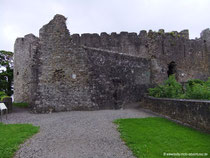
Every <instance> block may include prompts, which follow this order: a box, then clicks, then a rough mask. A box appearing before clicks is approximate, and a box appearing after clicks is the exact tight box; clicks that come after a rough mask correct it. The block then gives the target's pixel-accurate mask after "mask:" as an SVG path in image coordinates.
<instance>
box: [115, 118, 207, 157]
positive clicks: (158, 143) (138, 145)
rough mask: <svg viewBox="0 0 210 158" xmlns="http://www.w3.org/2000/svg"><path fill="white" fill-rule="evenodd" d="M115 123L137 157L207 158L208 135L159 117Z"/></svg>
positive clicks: (124, 120)
mask: <svg viewBox="0 0 210 158" xmlns="http://www.w3.org/2000/svg"><path fill="white" fill-rule="evenodd" d="M114 122H115V123H116V124H118V130H119V132H120V134H121V138H122V139H123V140H124V141H125V143H126V145H127V146H128V147H129V148H130V149H131V150H132V151H133V154H134V155H135V156H136V157H138V158H139V157H141V158H160V157H174V158H175V157H188V158H191V157H195V158H200V157H205V158H207V157H210V134H206V133H201V132H199V131H196V130H194V129H191V128H188V127H184V126H181V125H178V124H176V123H174V122H171V121H169V120H167V119H164V118H159V117H150V118H134V119H119V120H116V121H114ZM164 153H165V154H166V153H167V154H170V153H180V154H181V153H184V154H185V153H187V154H190V153H193V154H196V153H204V155H206V156H164ZM207 154H208V155H207Z"/></svg>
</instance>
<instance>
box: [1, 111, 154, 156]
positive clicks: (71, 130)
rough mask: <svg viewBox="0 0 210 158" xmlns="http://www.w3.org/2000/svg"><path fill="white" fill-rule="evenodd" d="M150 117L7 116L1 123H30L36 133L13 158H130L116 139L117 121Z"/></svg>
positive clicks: (137, 113) (119, 114) (75, 113)
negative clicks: (34, 126)
mask: <svg viewBox="0 0 210 158" xmlns="http://www.w3.org/2000/svg"><path fill="white" fill-rule="evenodd" d="M149 116H154V115H152V114H149V113H146V112H144V111H141V110H135V109H126V110H100V111H72V112H60V113H52V114H31V113H29V112H27V111H19V112H14V113H13V114H10V115H9V117H8V120H7V121H4V122H5V123H32V124H33V125H37V126H40V132H39V133H38V134H36V135H35V136H33V137H32V138H31V139H29V140H27V141H26V142H25V143H24V144H22V145H21V148H20V150H19V151H18V152H17V153H16V154H15V158H134V156H132V152H131V151H130V150H129V149H128V148H127V146H126V145H125V144H124V142H123V141H122V140H121V139H120V134H119V132H117V130H116V125H115V124H113V123H112V121H113V120H115V119H118V118H138V117H149Z"/></svg>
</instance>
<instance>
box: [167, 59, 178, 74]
mask: <svg viewBox="0 0 210 158" xmlns="http://www.w3.org/2000/svg"><path fill="white" fill-rule="evenodd" d="M167 73H168V77H169V76H170V75H174V74H176V63H175V62H174V61H172V62H170V63H169V64H168V71H167Z"/></svg>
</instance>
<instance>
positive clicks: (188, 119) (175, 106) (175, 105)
mask: <svg viewBox="0 0 210 158" xmlns="http://www.w3.org/2000/svg"><path fill="white" fill-rule="evenodd" d="M141 107H142V108H146V109H150V110H151V111H153V112H156V113H158V114H161V115H164V116H167V117H169V118H171V119H174V120H177V121H180V122H181V123H183V124H188V125H190V126H192V127H194V128H197V129H201V130H204V131H206V132H208V133H210V101H206V100H203V101H201V100H188V99H168V98H154V97H150V96H145V97H144V101H143V103H142V104H141Z"/></svg>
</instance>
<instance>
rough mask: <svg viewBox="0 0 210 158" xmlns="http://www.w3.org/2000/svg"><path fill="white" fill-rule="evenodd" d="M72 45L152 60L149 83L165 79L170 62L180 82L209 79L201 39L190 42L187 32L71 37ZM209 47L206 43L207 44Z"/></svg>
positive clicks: (122, 33)
mask: <svg viewBox="0 0 210 158" xmlns="http://www.w3.org/2000/svg"><path fill="white" fill-rule="evenodd" d="M207 37H209V36H207ZM71 38H72V43H74V44H75V45H77V46H80V45H82V46H86V47H92V48H100V49H103V50H109V51H112V52H113V53H122V54H128V55H131V56H136V57H141V58H146V59H152V64H151V71H152V73H151V75H152V81H151V82H152V83H154V84H156V83H161V82H162V81H164V80H165V79H167V78H168V74H167V71H168V64H170V63H171V62H172V61H174V62H175V63H176V65H177V74H176V77H177V79H178V81H180V82H186V81H187V80H189V79H192V78H198V79H204V80H205V79H207V77H208V76H209V75H210V73H209V71H208V70H209V66H208V58H207V56H208V52H207V50H206V47H205V43H204V42H203V40H202V39H196V40H190V39H189V33H188V30H183V31H181V32H179V33H178V32H170V33H164V30H160V31H159V32H152V31H149V32H148V33H147V32H146V31H141V32H140V34H139V35H137V34H136V33H128V32H121V33H120V34H116V33H111V34H110V35H109V34H107V33H101V34H100V36H99V35H98V34H82V35H81V36H80V35H78V34H74V35H72V36H71ZM207 43H209V45H210V41H209V42H207Z"/></svg>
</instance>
